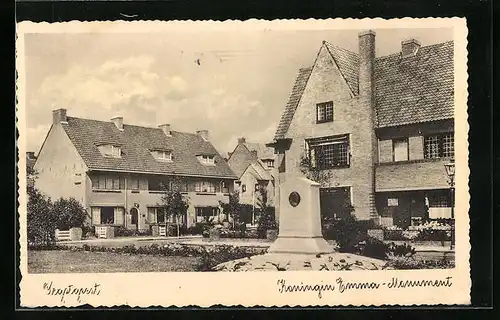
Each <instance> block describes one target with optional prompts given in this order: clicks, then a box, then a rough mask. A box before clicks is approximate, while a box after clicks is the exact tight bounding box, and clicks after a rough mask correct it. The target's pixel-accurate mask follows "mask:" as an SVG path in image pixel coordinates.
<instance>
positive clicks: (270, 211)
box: [257, 186, 277, 238]
mask: <svg viewBox="0 0 500 320" xmlns="http://www.w3.org/2000/svg"><path fill="white" fill-rule="evenodd" d="M267 201H268V197H267V188H266V187H265V186H260V187H259V196H258V198H257V203H258V207H259V216H260V217H259V225H258V226H257V232H258V234H259V237H261V238H265V237H266V233H267V230H270V229H276V227H277V226H276V220H275V217H274V207H270V206H268V203H267Z"/></svg>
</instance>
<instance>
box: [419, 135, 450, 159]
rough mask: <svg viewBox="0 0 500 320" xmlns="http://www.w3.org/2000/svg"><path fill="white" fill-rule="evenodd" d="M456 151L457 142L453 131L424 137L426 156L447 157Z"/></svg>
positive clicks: (432, 157) (429, 157)
mask: <svg viewBox="0 0 500 320" xmlns="http://www.w3.org/2000/svg"><path fill="white" fill-rule="evenodd" d="M454 153H455V143H454V138H453V133H447V134H439V135H430V136H425V137H424V158H426V159H435V158H447V157H453V156H454Z"/></svg>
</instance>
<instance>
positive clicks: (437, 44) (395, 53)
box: [375, 40, 454, 60]
mask: <svg viewBox="0 0 500 320" xmlns="http://www.w3.org/2000/svg"><path fill="white" fill-rule="evenodd" d="M453 42H454V41H453V40H448V41H445V42H439V43H434V44H429V45H426V46H421V47H420V48H419V49H418V51H420V50H422V49H428V48H432V47H438V46H444V45H447V44H450V43H453ZM400 54H401V52H394V53H390V54H386V55H385V56H380V57H375V60H378V59H384V58H388V57H393V56H399V55H400Z"/></svg>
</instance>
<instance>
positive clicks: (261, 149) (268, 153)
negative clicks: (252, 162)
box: [244, 142, 274, 159]
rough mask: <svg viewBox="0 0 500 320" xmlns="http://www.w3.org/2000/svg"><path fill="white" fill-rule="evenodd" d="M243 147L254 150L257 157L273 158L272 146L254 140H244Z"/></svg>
mask: <svg viewBox="0 0 500 320" xmlns="http://www.w3.org/2000/svg"><path fill="white" fill-rule="evenodd" d="M244 144H245V147H247V149H248V150H249V151H256V152H257V158H258V159H274V150H273V148H269V147H266V145H265V144H262V143H255V142H245V143H244Z"/></svg>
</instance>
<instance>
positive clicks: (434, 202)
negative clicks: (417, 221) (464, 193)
mask: <svg viewBox="0 0 500 320" xmlns="http://www.w3.org/2000/svg"><path fill="white" fill-rule="evenodd" d="M427 201H428V206H429V208H449V207H451V197H450V193H449V191H448V190H446V191H445V190H443V191H435V192H431V193H429V194H428V195H427Z"/></svg>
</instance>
